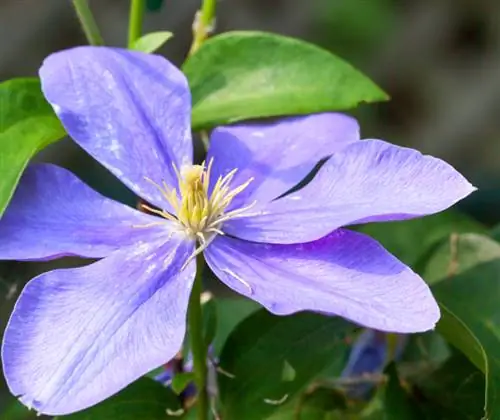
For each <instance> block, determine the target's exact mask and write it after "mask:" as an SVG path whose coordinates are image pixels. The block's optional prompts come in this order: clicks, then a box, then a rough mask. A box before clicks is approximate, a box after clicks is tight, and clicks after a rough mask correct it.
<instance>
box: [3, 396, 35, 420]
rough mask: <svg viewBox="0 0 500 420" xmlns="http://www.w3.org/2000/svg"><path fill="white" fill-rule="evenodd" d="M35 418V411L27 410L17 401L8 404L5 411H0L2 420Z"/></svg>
mask: <svg viewBox="0 0 500 420" xmlns="http://www.w3.org/2000/svg"><path fill="white" fill-rule="evenodd" d="M37 417H38V416H37V414H36V412H35V411H33V410H28V409H27V408H26V407H25V406H24V405H22V404H21V403H20V402H19V401H17V400H14V401H13V402H12V403H10V404H8V406H7V408H6V409H5V410H3V411H2V410H0V418H1V419H2V420H35V419H36V418H37Z"/></svg>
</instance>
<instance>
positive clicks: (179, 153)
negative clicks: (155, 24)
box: [40, 47, 193, 208]
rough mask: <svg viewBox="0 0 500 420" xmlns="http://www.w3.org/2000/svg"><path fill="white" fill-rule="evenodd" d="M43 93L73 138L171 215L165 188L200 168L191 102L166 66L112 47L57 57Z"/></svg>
mask: <svg viewBox="0 0 500 420" xmlns="http://www.w3.org/2000/svg"><path fill="white" fill-rule="evenodd" d="M40 77H41V79H42V90H43V92H44V94H45V97H46V98H47V100H48V101H49V102H50V103H51V104H52V106H53V108H54V110H55V112H56V113H57V115H58V116H59V118H60V119H61V121H62V123H63V125H64V127H65V128H66V130H67V131H68V133H69V135H70V136H71V137H72V138H73V139H74V140H75V141H76V142H77V143H78V144H79V145H80V146H81V147H83V148H84V149H85V150H86V151H87V152H88V153H89V154H90V155H92V156H93V157H94V158H95V159H97V160H98V161H99V162H101V163H102V164H103V165H104V166H105V167H106V168H108V169H109V170H110V171H111V172H113V173H114V174H115V175H116V176H117V177H118V178H120V179H121V180H122V181H123V183H124V184H125V185H127V186H128V187H129V188H130V189H131V190H133V191H134V192H135V193H136V194H138V195H139V196H141V197H143V198H144V199H146V200H147V201H149V202H151V203H153V204H155V205H157V206H160V207H163V208H165V206H166V203H165V200H164V199H163V197H162V195H161V193H160V191H159V190H158V188H157V187H155V186H154V185H153V184H152V183H151V182H148V181H147V180H146V178H149V179H151V180H152V181H154V182H156V183H157V184H160V185H161V183H162V181H165V182H166V183H167V184H168V185H170V186H176V185H177V178H176V176H175V172H174V169H173V165H172V163H175V165H177V167H178V168H180V166H182V165H183V164H190V163H191V162H192V155H193V146H192V141H191V131H190V130H191V128H190V113H191V96H190V93H189V89H188V85H187V81H186V78H185V77H184V75H183V74H182V73H181V71H180V70H179V69H177V68H176V67H174V66H173V65H172V64H171V63H169V62H168V61H167V60H166V59H164V58H162V57H160V56H157V55H151V54H143V53H140V52H132V51H126V50H121V49H113V48H105V47H77V48H73V49H70V50H66V51H62V52H58V53H55V54H52V55H50V56H49V57H48V58H47V59H46V60H45V61H44V63H43V66H42V67H41V69H40Z"/></svg>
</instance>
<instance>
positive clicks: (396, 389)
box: [383, 363, 422, 420]
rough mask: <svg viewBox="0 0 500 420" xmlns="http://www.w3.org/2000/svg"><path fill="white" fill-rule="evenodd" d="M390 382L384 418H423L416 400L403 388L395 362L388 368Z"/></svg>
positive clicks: (398, 419) (386, 392)
mask: <svg viewBox="0 0 500 420" xmlns="http://www.w3.org/2000/svg"><path fill="white" fill-rule="evenodd" d="M386 374H387V376H388V383H387V385H386V387H385V392H384V400H383V401H384V406H383V412H384V414H385V415H384V418H385V419H386V420H419V419H421V418H422V415H421V413H420V409H419V408H418V405H417V404H416V403H415V401H413V400H412V398H411V397H410V396H409V394H408V393H407V392H406V391H405V390H404V389H403V387H402V386H401V383H400V381H399V376H398V372H397V370H396V366H395V364H394V363H391V364H390V365H389V366H387V368H386Z"/></svg>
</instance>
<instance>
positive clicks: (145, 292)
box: [2, 236, 195, 415]
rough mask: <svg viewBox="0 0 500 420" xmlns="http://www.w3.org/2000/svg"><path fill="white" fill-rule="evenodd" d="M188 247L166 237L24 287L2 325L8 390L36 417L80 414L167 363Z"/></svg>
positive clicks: (178, 338) (183, 305)
mask: <svg viewBox="0 0 500 420" xmlns="http://www.w3.org/2000/svg"><path fill="white" fill-rule="evenodd" d="M193 248H194V246H193V243H191V242H185V241H183V238H179V237H178V236H174V237H173V238H172V239H171V240H170V241H169V242H168V243H164V242H163V243H162V242H158V241H156V242H150V243H148V244H142V245H139V246H134V247H129V248H126V249H123V250H120V251H117V252H115V253H114V254H111V255H110V256H109V257H107V258H105V259H103V260H100V261H98V262H96V263H94V264H91V265H89V266H86V267H81V268H76V269H61V270H55V271H51V272H48V273H45V274H42V275H40V276H38V277H36V278H35V279H33V280H31V281H30V282H29V283H28V285H27V286H26V288H25V289H24V290H23V292H22V294H21V296H20V298H19V300H18V302H17V303H16V306H15V308H14V312H13V314H12V317H11V319H10V321H9V324H8V326H7V330H6V332H5V336H4V342H3V347H2V360H3V369H4V373H5V376H6V378H7V383H8V385H9V388H10V390H11V392H12V393H13V394H14V395H17V396H19V397H20V400H21V401H22V402H23V403H24V404H26V405H27V406H31V407H33V408H34V409H35V410H37V411H38V412H40V413H44V414H49V415H64V414H68V413H72V412H75V411H79V410H82V409H84V408H87V407H90V406H92V405H94V404H96V403H98V402H100V401H102V400H104V399H106V398H108V397H109V396H111V395H113V394H114V393H116V392H118V391H119V390H120V389H122V388H124V387H125V386H127V385H128V384H129V383H131V382H132V381H134V380H136V379H137V378H139V377H140V376H142V375H144V374H146V373H147V372H149V371H151V370H152V369H154V368H157V367H158V366H160V365H161V364H163V363H165V362H166V361H168V360H169V359H172V358H173V357H174V356H175V355H176V353H177V352H178V351H179V349H180V347H181V345H182V342H183V339H184V334H185V328H186V311H187V305H188V300H189V294H190V291H191V287H192V284H193V279H194V275H195V263H194V262H191V263H190V264H188V266H187V267H186V268H185V269H184V270H183V271H180V268H181V266H182V265H183V264H184V263H185V262H186V260H187V258H188V256H189V255H190V254H191V253H192V252H193Z"/></svg>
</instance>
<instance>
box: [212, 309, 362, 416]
mask: <svg viewBox="0 0 500 420" xmlns="http://www.w3.org/2000/svg"><path fill="white" fill-rule="evenodd" d="M356 328H357V327H355V326H354V325H352V324H349V323H348V322H346V321H344V320H342V319H341V318H338V317H324V316H321V315H317V314H311V313H301V314H297V315H293V316H287V317H278V316H274V315H271V314H269V313H268V312H267V311H265V310H260V311H258V312H256V313H254V314H253V315H251V316H250V317H248V318H247V319H245V320H244V321H243V322H242V323H240V324H239V325H238V326H237V327H236V329H235V330H234V331H233V332H232V333H231V335H230V336H229V338H228V340H227V342H226V344H225V346H224V348H223V350H222V354H221V356H220V366H221V368H223V369H224V370H225V371H227V372H229V373H231V374H232V375H234V378H228V377H227V376H225V375H219V389H220V397H221V402H222V406H223V416H222V417H223V418H230V419H238V420H254V419H255V420H262V419H265V418H267V417H269V416H270V415H271V414H272V413H273V412H275V411H276V410H277V409H279V408H280V407H281V406H282V405H283V404H285V402H287V401H290V400H292V399H293V398H294V396H295V395H296V394H297V393H298V392H299V391H300V390H302V389H303V388H304V387H305V386H307V385H309V384H310V383H311V381H312V380H313V379H315V378H316V377H318V376H319V375H320V374H321V373H322V372H323V371H324V370H325V369H326V368H327V367H328V366H329V365H331V364H332V363H334V361H336V360H339V359H341V360H342V362H343V363H344V362H345V360H346V359H347V355H348V351H349V346H348V345H347V343H346V338H347V336H348V335H349V334H353V333H354V332H355V330H356ZM285 361H287V363H289V364H290V366H292V367H293V369H294V371H295V377H294V379H293V380H292V381H290V380H283V366H284V362H285ZM343 363H342V364H343ZM287 379H290V377H288V378H287Z"/></svg>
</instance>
